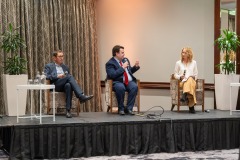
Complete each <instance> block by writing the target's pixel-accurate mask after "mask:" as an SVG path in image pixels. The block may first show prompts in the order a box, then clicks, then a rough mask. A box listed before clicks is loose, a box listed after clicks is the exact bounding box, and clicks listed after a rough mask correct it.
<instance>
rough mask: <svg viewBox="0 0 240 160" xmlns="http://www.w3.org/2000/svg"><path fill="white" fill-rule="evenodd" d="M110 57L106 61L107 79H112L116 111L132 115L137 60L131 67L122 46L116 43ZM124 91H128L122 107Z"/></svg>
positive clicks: (135, 89) (138, 67) (135, 94)
mask: <svg viewBox="0 0 240 160" xmlns="http://www.w3.org/2000/svg"><path fill="white" fill-rule="evenodd" d="M112 56H113V57H112V58H111V59H110V60H109V61H108V62H107V63H106V72H107V79H112V80H113V91H115V93H116V97H117V101H118V113H119V114H120V115H125V112H126V113H128V114H130V115H134V113H133V111H132V109H133V106H134V102H135V98H136V96H137V92H138V87H137V84H136V78H135V77H134V76H133V73H135V72H136V71H137V70H139V69H140V66H139V61H136V62H135V65H134V66H133V67H131V65H130V62H129V60H128V59H127V58H125V57H124V56H125V54H124V47H123V46H120V45H116V46H114V47H113V49H112ZM125 91H127V92H128V101H127V106H126V108H125V107H124V104H123V102H124V95H125Z"/></svg>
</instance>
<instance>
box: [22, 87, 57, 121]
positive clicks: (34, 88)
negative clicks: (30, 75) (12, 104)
mask: <svg viewBox="0 0 240 160" xmlns="http://www.w3.org/2000/svg"><path fill="white" fill-rule="evenodd" d="M46 89H52V90H53V114H52V115H42V90H46ZM19 90H31V116H19V115H18V94H19V93H18V92H19ZM33 90H39V91H40V99H39V100H40V115H39V116H36V115H33V113H32V95H33V94H32V91H33ZM42 117H53V121H55V85H45V84H28V85H17V123H18V122H19V120H18V119H19V118H31V119H32V118H39V119H40V124H42Z"/></svg>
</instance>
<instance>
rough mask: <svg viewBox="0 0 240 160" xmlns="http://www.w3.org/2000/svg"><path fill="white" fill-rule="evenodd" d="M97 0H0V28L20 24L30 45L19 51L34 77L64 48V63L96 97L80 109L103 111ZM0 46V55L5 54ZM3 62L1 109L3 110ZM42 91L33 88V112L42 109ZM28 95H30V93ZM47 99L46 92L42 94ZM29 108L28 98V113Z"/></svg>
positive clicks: (2, 71) (88, 91)
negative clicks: (53, 53)
mask: <svg viewBox="0 0 240 160" xmlns="http://www.w3.org/2000/svg"><path fill="white" fill-rule="evenodd" d="M96 3H97V2H96V0H71V1H69V0H18V1H9V0H0V4H1V7H0V21H1V25H0V30H1V32H3V31H4V30H5V29H6V28H7V26H8V24H9V23H12V24H13V26H14V27H18V26H21V27H20V33H21V36H22V37H23V39H24V41H25V42H26V45H27V48H26V49H24V50H21V51H20V52H19V55H20V56H21V57H23V58H26V59H27V61H28V64H27V69H28V70H27V72H26V73H27V74H28V77H29V79H34V78H35V76H36V73H37V71H40V73H41V72H42V71H43V68H44V66H45V64H47V63H49V62H51V53H52V51H54V50H63V52H64V53H65V64H66V65H68V66H69V68H70V71H71V74H72V75H73V76H74V77H75V78H76V79H79V80H80V81H81V87H82V89H83V91H84V92H85V94H93V95H94V100H92V101H89V102H87V103H86V104H83V105H82V106H83V107H81V111H86V112H90V111H102V106H101V86H100V78H99V62H98V48H97V35H96V34H97V33H96ZM8 56H11V55H7V56H5V55H4V54H3V51H2V50H0V59H1V60H4V59H6V57H8ZM3 73H4V70H3V64H2V63H1V64H0V82H1V83H0V91H1V92H0V113H1V114H4V113H5V109H4V99H3V91H2V90H3V82H2V74H3ZM39 96H40V95H39V93H38V92H34V96H33V97H34V112H35V113H39V101H38V99H39ZM28 97H29V96H28ZM43 101H44V96H43ZM29 110H30V100H29V99H28V105H27V113H29Z"/></svg>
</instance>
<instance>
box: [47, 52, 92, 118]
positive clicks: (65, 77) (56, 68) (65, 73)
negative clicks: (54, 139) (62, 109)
mask: <svg viewBox="0 0 240 160" xmlns="http://www.w3.org/2000/svg"><path fill="white" fill-rule="evenodd" d="M52 56H53V61H54V62H53V63H49V64H47V65H46V66H45V69H44V73H45V74H46V78H47V79H48V80H50V83H51V84H52V83H53V84H54V85H55V90H56V91H57V92H65V93H66V110H67V111H66V117H67V118H71V117H72V115H71V112H70V110H71V107H72V91H74V93H75V95H76V97H77V98H78V99H79V100H80V103H84V102H86V101H87V100H90V99H92V98H93V95H90V96H86V95H84V94H83V91H82V89H81V88H80V87H79V85H78V84H77V83H76V80H75V79H74V77H73V76H72V75H71V74H70V72H69V68H68V67H67V66H66V65H65V64H63V57H64V56H63V52H62V51H54V52H53V54H52Z"/></svg>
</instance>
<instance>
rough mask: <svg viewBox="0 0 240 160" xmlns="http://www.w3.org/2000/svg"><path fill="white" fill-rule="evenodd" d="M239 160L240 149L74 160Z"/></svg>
mask: <svg viewBox="0 0 240 160" xmlns="http://www.w3.org/2000/svg"><path fill="white" fill-rule="evenodd" d="M140 159H144V160H205V159H206V160H238V159H239V149H232V150H215V151H205V152H179V153H158V154H147V155H122V156H112V157H107V156H99V157H90V158H80V159H76V158H75V159H74V158H73V159H72V160H140Z"/></svg>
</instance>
